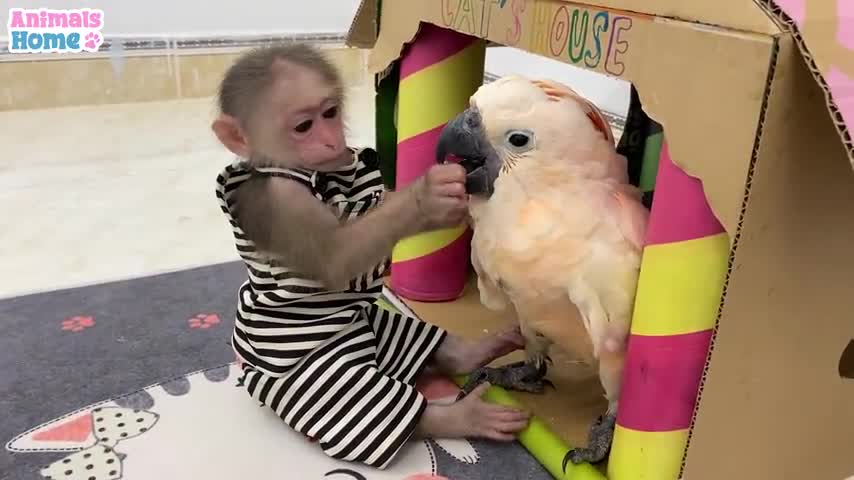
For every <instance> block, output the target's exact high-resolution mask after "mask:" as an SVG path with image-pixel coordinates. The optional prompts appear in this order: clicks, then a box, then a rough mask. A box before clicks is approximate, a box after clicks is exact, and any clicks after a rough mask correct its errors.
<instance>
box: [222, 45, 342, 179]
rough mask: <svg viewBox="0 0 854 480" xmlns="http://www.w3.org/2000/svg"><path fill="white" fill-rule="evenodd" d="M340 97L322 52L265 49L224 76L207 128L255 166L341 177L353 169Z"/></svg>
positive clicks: (252, 53) (296, 48) (334, 72)
mask: <svg viewBox="0 0 854 480" xmlns="http://www.w3.org/2000/svg"><path fill="white" fill-rule="evenodd" d="M343 92H344V88H343V86H342V82H341V78H340V76H339V73H338V71H337V70H336V68H335V66H334V65H332V64H331V63H330V62H329V61H328V60H327V59H326V58H325V57H324V56H323V54H322V53H321V52H320V51H318V50H316V49H314V48H312V47H310V46H308V45H303V44H294V45H284V46H276V47H262V48H259V49H255V50H253V51H250V52H249V53H246V54H244V55H243V56H241V57H240V58H239V59H238V60H237V61H236V62H235V63H234V64H233V65H232V66H231V67H230V68H229V70H228V71H227V72H226V74H225V77H224V78H223V80H222V83H221V84H220V88H219V107H220V112H221V113H220V115H219V116H218V118H217V119H216V120H215V121H214V122H213V125H212V126H211V128H212V129H213V131H214V133H215V134H216V136H217V138H219V140H220V141H221V142H222V144H223V145H225V147H226V148H228V149H229V150H231V152H233V153H234V154H235V155H238V156H240V157H243V158H246V159H248V160H249V161H250V162H254V163H256V164H264V165H267V166H280V167H291V168H293V167H297V168H307V169H311V170H319V171H334V170H338V169H340V168H342V167H345V166H347V165H349V164H350V163H351V162H352V157H351V156H350V155H349V153H348V151H347V145H346V140H345V137H344V122H343V119H342V107H343V96H344V94H343Z"/></svg>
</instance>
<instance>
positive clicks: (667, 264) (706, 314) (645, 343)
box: [608, 142, 729, 480]
mask: <svg viewBox="0 0 854 480" xmlns="http://www.w3.org/2000/svg"><path fill="white" fill-rule="evenodd" d="M728 258H729V239H728V237H727V234H726V232H725V231H724V229H723V226H721V224H720V223H719V222H718V220H717V219H716V218H715V216H714V214H713V213H712V211H711V209H710V208H709V204H708V203H707V201H706V197H705V195H704V193H703V186H702V184H701V182H700V180H699V179H696V178H693V177H690V176H688V175H687V174H685V172H683V171H682V170H681V169H680V168H679V167H677V166H676V165H674V164H673V162H672V160H671V158H670V154H669V151H668V148H667V144H666V142H665V143H664V144H663V145H662V149H661V157H660V161H659V166H658V176H657V178H656V183H655V198H654V200H653V205H652V212H651V214H650V218H649V226H648V229H647V238H646V246H645V247H644V252H643V260H642V262H641V271H640V280H639V283H638V290H637V297H636V301H635V308H634V314H633V319H632V328H631V337H630V339H629V347H628V353H627V356H626V367H625V372H624V374H623V380H622V389H621V392H622V393H621V395H620V406H619V412H618V414H617V428H616V431H615V433H614V442H613V445H612V448H611V454H610V458H609V460H608V478H609V479H610V480H677V479H678V476H679V471H680V469H681V465H682V456H683V453H684V450H685V447H686V443H687V439H688V429H689V427H690V425H691V420H692V418H693V413H694V407H695V405H696V400H697V392H698V389H699V385H700V380H701V378H702V375H703V369H704V367H705V364H706V357H707V354H708V350H709V345H710V342H711V338H712V330H713V329H714V326H715V320H716V318H717V312H718V306H719V303H720V299H721V294H722V293H723V285H724V281H725V278H726V272H727V261H728Z"/></svg>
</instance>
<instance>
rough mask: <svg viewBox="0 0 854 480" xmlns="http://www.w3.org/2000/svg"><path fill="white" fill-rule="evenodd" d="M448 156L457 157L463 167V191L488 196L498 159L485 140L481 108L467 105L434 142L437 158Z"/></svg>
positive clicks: (442, 161) (444, 159) (494, 177)
mask: <svg viewBox="0 0 854 480" xmlns="http://www.w3.org/2000/svg"><path fill="white" fill-rule="evenodd" d="M449 157H456V158H458V159H460V161H459V164H460V165H462V167H463V168H465V169H466V192H468V193H469V194H471V195H485V196H487V197H489V196H491V195H492V193H493V190H494V185H495V179H497V178H498V172H499V169H500V167H501V161H500V159H499V158H498V154H497V153H495V149H494V148H492V145H490V143H489V142H488V141H487V140H486V135H485V133H484V129H483V121H482V119H481V116H480V112H478V111H477V109H475V108H469V109H466V110H464V111H463V112H462V113H460V114H459V115H457V116H456V118H454V119H453V120H451V121H450V122H448V124H447V125H445V128H443V129H442V132H441V134H440V135H439V141H438V143H437V144H436V161H437V162H439V163H444V162H446V161H448V159H449Z"/></svg>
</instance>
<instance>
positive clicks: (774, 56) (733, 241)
mask: <svg viewBox="0 0 854 480" xmlns="http://www.w3.org/2000/svg"><path fill="white" fill-rule="evenodd" d="M772 38H774V47H773V49H772V53H771V58H770V61H769V63H770V65H769V66H768V78H767V80H766V85H767V87H766V88H765V92H764V95H763V97H762V106H761V109H760V111H759V122H757V126H756V135H755V138H754V141H753V151H752V152H751V154H750V163H749V164H748V166H747V178H746V179H745V182H744V196H743V197H742V200H741V212H740V213H739V215H738V222H737V223H736V228H735V231H734V232H731V233H730V249H729V258H728V259H727V270H726V277H725V278H724V285H723V290H722V291H721V300H720V303H719V304H718V311H717V313H716V314H715V327H714V329H713V330H712V338H711V341H710V343H709V351H708V353H707V354H706V364H705V365H704V366H703V374H702V377H701V378H700V385H699V388H698V390H697V398H696V401H695V403H694V413H693V414H692V415H691V424H690V426H689V427H688V437H687V440H686V443H685V449H684V450H683V451H682V465H681V466H680V469H679V478H680V479H682V475H684V474H685V465H686V464H687V462H688V449H689V447H690V446H691V437H692V436H693V434H694V424H695V423H696V422H697V415H698V414H699V412H700V408H701V405H702V402H701V400H702V398H703V389H704V388H705V386H706V379H707V378H708V375H709V366H710V365H711V362H712V357H713V355H714V350H715V342H716V340H717V335H718V327H719V326H720V322H721V317H722V315H723V308H724V305H725V304H726V302H727V290H728V289H729V283H730V279H731V278H732V271H733V267H734V266H735V262H736V257H737V255H738V244H739V241H740V240H741V233H742V230H743V227H744V219H745V216H746V214H747V208H748V203H749V202H750V191H751V186H752V183H753V175H754V170H755V167H756V162H757V160H758V159H759V148H760V147H761V145H762V136H763V132H764V129H765V117H766V114H767V113H768V103H769V101H770V98H771V95H773V91H772V88H771V85H772V82H773V80H774V75H775V74H776V72H777V65H778V61H779V53H780V44H779V39H780V35H775V36H773V37H772Z"/></svg>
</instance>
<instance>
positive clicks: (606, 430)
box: [563, 413, 617, 473]
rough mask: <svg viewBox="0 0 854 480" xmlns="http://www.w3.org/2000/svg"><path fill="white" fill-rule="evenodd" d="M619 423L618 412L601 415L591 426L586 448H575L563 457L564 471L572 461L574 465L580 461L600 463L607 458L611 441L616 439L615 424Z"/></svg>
mask: <svg viewBox="0 0 854 480" xmlns="http://www.w3.org/2000/svg"><path fill="white" fill-rule="evenodd" d="M616 423H617V415H616V413H609V414H607V415H600V416H599V418H597V419H596V421H594V422H593V426H591V427H590V436H589V438H588V446H587V447H586V448H573V449H572V450H570V451H569V452H567V453H566V456H564V457H563V471H564V473H566V466H567V464H569V463H570V462H572V463H573V464H574V465H577V464H579V463H584V462H587V463H599V462H601V461H602V460H604V459H605V457H606V456H607V455H608V452H609V451H610V450H611V441H612V440H613V439H614V426H615V425H616Z"/></svg>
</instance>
